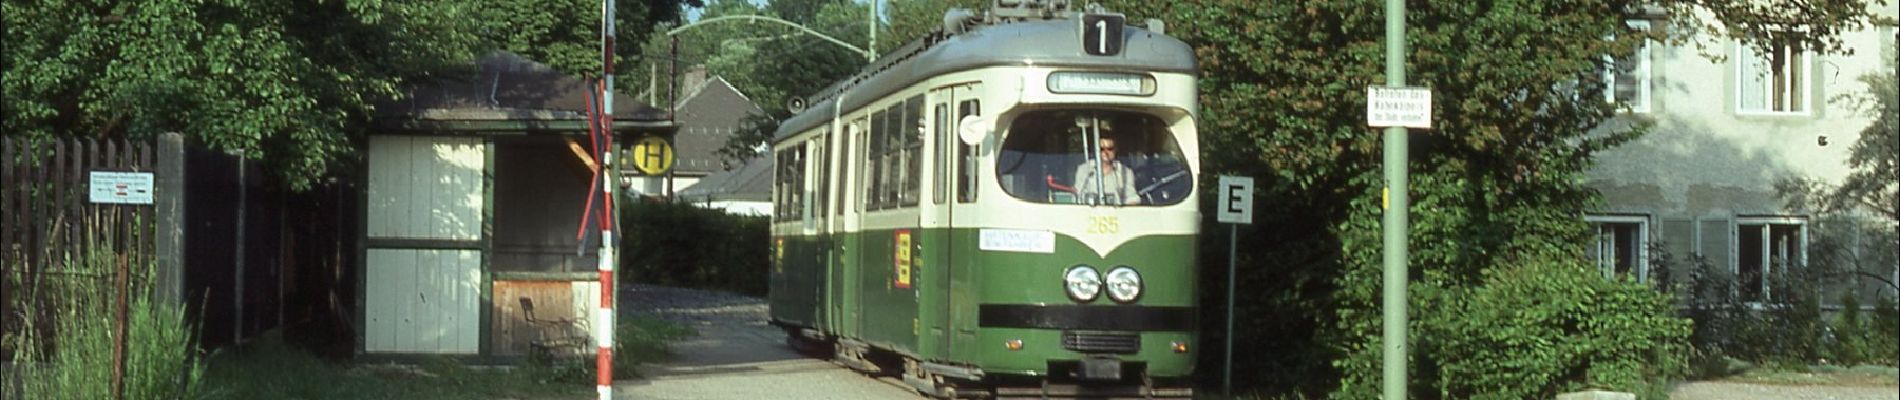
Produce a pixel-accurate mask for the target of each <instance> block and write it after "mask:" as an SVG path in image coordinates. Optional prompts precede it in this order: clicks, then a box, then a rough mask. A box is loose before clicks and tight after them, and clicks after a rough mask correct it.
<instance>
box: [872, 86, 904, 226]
mask: <svg viewBox="0 0 1900 400" xmlns="http://www.w3.org/2000/svg"><path fill="white" fill-rule="evenodd" d="M902 105H903V104H893V105H891V108H889V109H886V110H884V132H883V134H884V159H883V160H882V163H883V165H882V166H881V167H880V168H882V169H883V171H882V172H883V173H881V174H878V177H879V178H882V180H881V181H880V182H878V184H877V187H878V189H880V190H879V191H878V201H879V204H880V205H881V207H878V209H887V208H895V207H897V192H898V191H899V190H902V189H903V187H902V186H901V185H903V182H900V181H899V179H900V178H902V175H903V171H902V170H901V168H903V165H904V164H903V161H904V160H903V156H904V135H903V131H904V128H903V126H904V108H903V107H902Z"/></svg>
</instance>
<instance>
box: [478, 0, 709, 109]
mask: <svg viewBox="0 0 1900 400" xmlns="http://www.w3.org/2000/svg"><path fill="white" fill-rule="evenodd" d="M478 1H480V2H481V3H480V4H481V9H480V11H479V12H478V13H477V15H479V16H480V17H481V21H483V22H484V25H483V26H482V27H481V32H482V35H483V37H484V38H487V39H489V40H491V41H493V42H495V43H496V44H498V45H499V46H500V47H501V48H502V49H505V50H508V51H511V52H514V53H516V54H521V55H523V56H526V57H528V58H529V59H532V60H535V61H539V62H541V63H544V64H548V65H549V66H552V67H553V68H554V69H555V70H557V71H561V72H564V73H567V74H569V75H575V76H584V77H590V78H597V77H599V76H600V71H601V54H600V44H601V43H600V36H601V26H600V14H601V0H478ZM702 4H703V3H702V2H701V1H700V0H615V3H614V18H615V19H614V41H615V43H616V45H615V49H614V57H615V60H616V61H615V62H614V64H615V69H616V70H617V71H616V73H617V74H618V75H619V76H621V77H623V78H631V77H634V76H639V75H640V74H644V73H645V72H646V71H644V70H635V69H634V68H628V66H632V65H638V64H637V63H635V62H634V61H635V60H638V59H639V58H640V57H641V56H642V54H641V53H642V52H643V51H644V49H643V48H642V47H641V46H640V44H641V43H643V42H645V40H646V38H647V36H648V35H650V34H651V33H652V29H651V27H652V26H654V25H655V24H657V23H663V22H674V21H677V20H678V19H679V17H680V14H681V13H680V11H681V7H698V6H701V5H702ZM643 83H644V81H643V80H639V79H619V80H617V81H615V84H616V85H617V86H620V87H621V88H622V90H626V89H628V88H634V89H639V88H637V86H638V85H641V84H643Z"/></svg>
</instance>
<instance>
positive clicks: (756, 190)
mask: <svg viewBox="0 0 1900 400" xmlns="http://www.w3.org/2000/svg"><path fill="white" fill-rule="evenodd" d="M678 196H679V197H680V198H684V199H689V200H753V201H771V199H772V158H771V157H753V158H752V159H750V160H746V161H745V163H743V164H740V165H739V167H738V168H733V169H730V170H725V171H719V172H715V173H713V174H712V175H707V176H706V177H705V178H700V180H699V183H697V184H694V185H693V186H691V187H687V188H686V189H685V190H681V191H680V192H679V194H678Z"/></svg>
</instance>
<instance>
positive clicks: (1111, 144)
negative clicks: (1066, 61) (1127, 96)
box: [996, 110, 1194, 205]
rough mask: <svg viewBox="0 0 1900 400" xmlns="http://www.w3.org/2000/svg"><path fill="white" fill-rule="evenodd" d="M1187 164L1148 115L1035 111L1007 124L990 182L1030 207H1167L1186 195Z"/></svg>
mask: <svg viewBox="0 0 1900 400" xmlns="http://www.w3.org/2000/svg"><path fill="white" fill-rule="evenodd" d="M1186 159H1187V158H1186V157H1185V156H1183V154H1182V153H1181V148H1180V146H1179V144H1178V143H1177V142H1175V140H1174V136H1173V134H1172V133H1171V132H1170V131H1169V129H1168V126H1167V124H1166V123H1164V122H1162V121H1161V119H1160V118H1156V117H1154V116H1151V115H1147V114H1140V113H1132V112H1118V111H1089V110H1051V111H1038V112H1031V113H1028V114H1024V115H1023V116H1021V117H1017V118H1016V120H1015V121H1014V122H1013V123H1012V124H1011V125H1010V127H1009V131H1008V132H1007V133H1006V136H1005V137H1004V139H1003V148H1002V151H1000V152H998V154H997V158H996V177H997V180H998V183H999V184H1001V185H1002V187H1003V191H1004V192H1006V193H1009V194H1010V196H1014V197H1016V198H1018V199H1023V200H1027V201H1031V202H1037V203H1056V204H1086V205H1167V204H1175V203H1179V202H1181V200H1182V199H1185V198H1186V197H1187V195H1188V194H1189V193H1190V191H1191V190H1193V187H1194V185H1193V182H1194V179H1193V176H1191V172H1190V171H1188V168H1187V163H1186V162H1185V160H1186Z"/></svg>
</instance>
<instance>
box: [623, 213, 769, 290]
mask: <svg viewBox="0 0 1900 400" xmlns="http://www.w3.org/2000/svg"><path fill="white" fill-rule="evenodd" d="M620 212H621V215H622V217H621V225H620V226H621V228H622V230H623V232H622V238H623V239H622V240H623V242H622V243H621V244H622V248H623V250H622V251H621V258H620V260H621V261H620V270H621V271H623V273H622V274H621V279H623V280H632V281H633V282H641V283H651V284H659V285H667V286H680V287H692V288H701V289H717V290H725V291H730V292H734V293H739V294H744V295H748V296H756V297H763V296H765V292H766V289H767V287H768V284H769V282H768V280H767V276H768V274H769V272H770V269H769V268H770V259H769V258H767V254H768V251H769V250H770V248H771V243H770V238H771V225H769V224H770V222H769V220H768V219H767V218H766V217H762V216H744V215H733V214H728V213H726V212H724V211H720V210H713V209H706V208H700V207H696V206H693V205H690V204H685V203H669V202H629V204H627V205H626V206H625V210H621V211H620Z"/></svg>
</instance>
